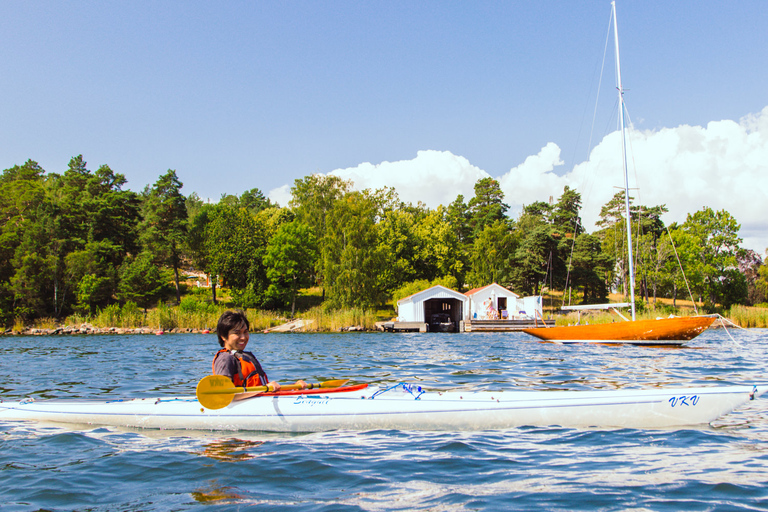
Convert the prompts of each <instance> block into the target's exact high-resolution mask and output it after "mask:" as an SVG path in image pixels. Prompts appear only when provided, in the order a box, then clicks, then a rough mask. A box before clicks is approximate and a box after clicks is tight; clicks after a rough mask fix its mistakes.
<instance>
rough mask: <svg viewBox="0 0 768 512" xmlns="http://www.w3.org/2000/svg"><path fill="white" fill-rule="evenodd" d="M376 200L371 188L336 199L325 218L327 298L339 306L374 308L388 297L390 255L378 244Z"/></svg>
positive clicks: (324, 262) (324, 268) (323, 254)
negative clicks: (383, 275) (386, 274)
mask: <svg viewBox="0 0 768 512" xmlns="http://www.w3.org/2000/svg"><path fill="white" fill-rule="evenodd" d="M378 214H379V211H378V208H377V201H376V200H375V198H373V197H372V196H371V194H370V193H369V192H368V191H365V192H350V193H348V194H346V195H345V196H344V197H343V198H342V199H340V200H338V201H336V203H335V204H334V206H333V209H332V210H331V211H330V212H329V214H328V216H327V219H326V229H327V231H326V236H325V243H324V244H323V246H322V263H323V266H322V269H323V275H324V279H325V282H326V288H327V290H328V300H329V301H330V303H331V304H332V305H333V306H336V307H340V308H349V307H363V308H367V307H371V306H373V305H375V304H380V303H381V302H382V301H383V300H384V296H385V290H386V288H385V283H384V282H383V280H382V279H381V278H380V275H381V273H382V271H383V270H384V268H385V263H386V261H387V254H386V252H385V251H384V250H383V249H382V247H381V246H380V245H379V244H378V239H379V237H378V233H377V225H376V218H377V217H378Z"/></svg>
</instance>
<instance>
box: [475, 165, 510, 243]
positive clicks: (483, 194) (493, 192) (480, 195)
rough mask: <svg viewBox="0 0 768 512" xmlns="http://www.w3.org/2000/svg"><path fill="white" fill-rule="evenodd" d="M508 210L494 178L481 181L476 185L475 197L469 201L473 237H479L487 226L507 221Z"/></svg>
mask: <svg viewBox="0 0 768 512" xmlns="http://www.w3.org/2000/svg"><path fill="white" fill-rule="evenodd" d="M508 209H509V206H508V205H506V204H504V193H503V192H502V191H501V186H500V185H499V182H498V181H496V180H494V179H493V178H482V179H479V180H478V181H477V183H475V196H474V197H473V198H472V199H470V200H469V212H470V220H469V223H470V226H471V227H472V234H473V236H477V235H478V234H479V233H480V232H481V231H482V230H483V229H485V226H490V225H491V224H493V223H495V222H496V221H503V220H505V219H506V217H505V216H504V215H505V213H506V212H507V210H508Z"/></svg>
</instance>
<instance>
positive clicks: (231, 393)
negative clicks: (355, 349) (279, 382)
mask: <svg viewBox="0 0 768 512" xmlns="http://www.w3.org/2000/svg"><path fill="white" fill-rule="evenodd" d="M347 382H349V379H338V380H326V381H325V382H320V383H314V384H308V386H309V387H308V388H307V389H316V388H338V387H340V386H343V385H344V384H346V383H347ZM292 389H301V384H286V385H284V386H280V391H290V390H292ZM263 391H268V388H267V386H253V387H250V388H245V389H243V388H239V387H235V386H234V385H233V384H232V380H230V378H229V377H225V376H224V375H208V376H207V377H203V378H202V379H200V382H198V383H197V390H196V391H195V393H196V394H197V401H198V402H200V405H202V406H203V407H206V408H208V409H222V408H224V407H226V406H228V405H229V404H231V403H232V400H234V399H235V395H237V394H239V393H245V392H248V393H254V392H255V393H258V392H263Z"/></svg>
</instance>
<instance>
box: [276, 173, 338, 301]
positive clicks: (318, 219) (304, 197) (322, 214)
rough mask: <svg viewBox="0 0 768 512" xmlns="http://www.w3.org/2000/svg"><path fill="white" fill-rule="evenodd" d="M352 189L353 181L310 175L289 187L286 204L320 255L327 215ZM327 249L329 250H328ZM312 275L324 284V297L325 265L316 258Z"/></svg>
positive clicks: (323, 247)
mask: <svg viewBox="0 0 768 512" xmlns="http://www.w3.org/2000/svg"><path fill="white" fill-rule="evenodd" d="M351 188H352V182H351V181H346V180H343V179H341V178H339V177H338V176H333V175H327V176H324V175H322V174H313V175H311V176H305V177H304V178H302V179H297V180H296V181H294V183H293V187H291V196H292V198H291V201H290V202H289V203H288V204H289V206H290V207H291V209H292V210H293V213H294V215H295V217H296V220H298V221H299V222H303V223H304V224H306V225H307V226H309V228H310V229H311V230H312V233H313V234H314V235H315V238H316V239H317V241H318V246H319V250H320V254H322V253H323V252H324V251H325V244H326V240H327V238H326V233H327V231H328V216H329V215H330V213H331V212H332V211H333V208H334V206H335V204H336V202H337V201H339V200H340V199H341V198H342V197H344V195H345V194H347V193H348V192H349V190H351ZM329 250H330V249H329ZM315 272H316V275H317V277H318V279H319V281H320V283H321V284H322V285H323V298H325V284H324V281H325V275H324V263H323V262H322V260H321V258H318V260H317V262H316V263H315Z"/></svg>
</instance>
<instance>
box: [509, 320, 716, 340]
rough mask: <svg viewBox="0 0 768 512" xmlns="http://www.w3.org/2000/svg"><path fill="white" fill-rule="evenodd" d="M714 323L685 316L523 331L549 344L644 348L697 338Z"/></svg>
mask: <svg viewBox="0 0 768 512" xmlns="http://www.w3.org/2000/svg"><path fill="white" fill-rule="evenodd" d="M714 321H715V317H714V316H711V317H709V316H685V317H674V318H661V319H658V320H636V321H634V322H616V323H612V324H595V325H569V326H566V327H550V328H536V329H523V332H526V333H528V334H530V335H531V336H535V337H537V338H539V339H542V340H545V341H559V342H567V341H570V342H597V343H612V342H619V343H630V344H631V343H633V342H637V343H638V344H644V345H650V344H654V343H653V342H658V343H657V344H659V345H662V344H663V345H674V344H680V343H679V342H682V341H688V340H691V339H693V338H695V337H696V336H698V335H699V334H701V333H702V332H704V331H705V330H706V329H707V328H708V327H709V326H710V325H712V322H714ZM674 342H678V343H674Z"/></svg>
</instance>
